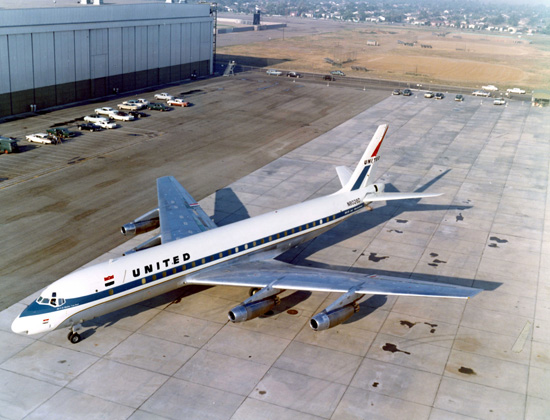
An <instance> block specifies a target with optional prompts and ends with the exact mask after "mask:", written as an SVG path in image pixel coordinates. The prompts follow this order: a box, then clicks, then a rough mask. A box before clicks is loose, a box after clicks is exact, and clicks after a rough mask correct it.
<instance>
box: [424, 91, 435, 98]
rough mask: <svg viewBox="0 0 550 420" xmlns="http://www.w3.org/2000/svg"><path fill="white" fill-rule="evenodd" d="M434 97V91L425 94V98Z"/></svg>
mask: <svg viewBox="0 0 550 420" xmlns="http://www.w3.org/2000/svg"><path fill="white" fill-rule="evenodd" d="M433 97H434V93H433V92H426V93H425V94H424V98H433Z"/></svg>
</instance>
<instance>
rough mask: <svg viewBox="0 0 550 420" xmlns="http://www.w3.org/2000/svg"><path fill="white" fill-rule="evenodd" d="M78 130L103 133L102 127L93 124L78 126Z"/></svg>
mask: <svg viewBox="0 0 550 420" xmlns="http://www.w3.org/2000/svg"><path fill="white" fill-rule="evenodd" d="M77 127H78V129H79V130H80V131H82V130H86V131H101V127H100V126H98V125H95V124H92V123H84V124H78V126H77Z"/></svg>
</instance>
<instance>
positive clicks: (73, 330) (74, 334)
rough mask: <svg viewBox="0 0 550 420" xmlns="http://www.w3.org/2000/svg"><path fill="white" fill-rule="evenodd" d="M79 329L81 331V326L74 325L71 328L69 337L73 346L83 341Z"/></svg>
mask: <svg viewBox="0 0 550 420" xmlns="http://www.w3.org/2000/svg"><path fill="white" fill-rule="evenodd" d="M79 329H80V324H77V325H73V326H72V327H71V331H70V332H69V335H68V336H67V338H68V340H69V341H70V342H71V343H73V344H76V343H78V342H79V341H80V340H81V339H82V337H80V334H79V333H77V331H78V330H79Z"/></svg>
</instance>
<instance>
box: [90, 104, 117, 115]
mask: <svg viewBox="0 0 550 420" xmlns="http://www.w3.org/2000/svg"><path fill="white" fill-rule="evenodd" d="M113 111H114V109H113V108H111V107H109V106H104V107H102V108H96V109H94V112H95V113H96V114H98V115H109V114H110V113H111V112H113Z"/></svg>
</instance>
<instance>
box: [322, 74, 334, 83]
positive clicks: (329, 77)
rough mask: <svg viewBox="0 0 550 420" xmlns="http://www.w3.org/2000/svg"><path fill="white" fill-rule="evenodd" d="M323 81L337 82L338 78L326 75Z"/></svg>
mask: <svg viewBox="0 0 550 420" xmlns="http://www.w3.org/2000/svg"><path fill="white" fill-rule="evenodd" d="M323 80H330V81H331V82H332V81H334V80H336V77H334V76H333V75H332V74H325V76H324V77H323Z"/></svg>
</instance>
